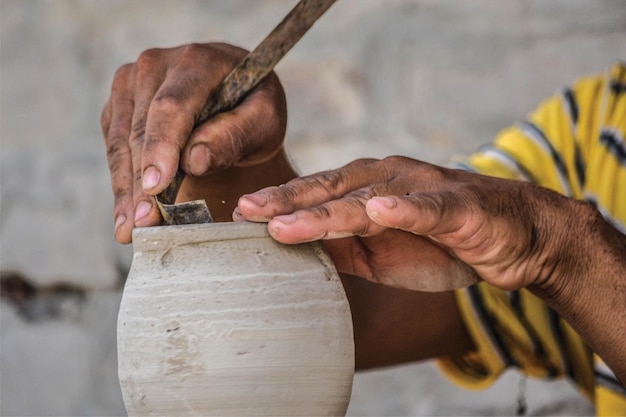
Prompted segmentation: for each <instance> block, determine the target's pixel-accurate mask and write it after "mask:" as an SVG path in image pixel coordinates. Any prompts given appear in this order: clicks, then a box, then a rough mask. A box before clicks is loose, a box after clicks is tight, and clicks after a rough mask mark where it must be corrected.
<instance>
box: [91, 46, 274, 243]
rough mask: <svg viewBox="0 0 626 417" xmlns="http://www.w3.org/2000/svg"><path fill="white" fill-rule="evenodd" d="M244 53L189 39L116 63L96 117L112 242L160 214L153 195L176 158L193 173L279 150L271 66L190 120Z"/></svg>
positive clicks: (200, 184)
mask: <svg viewBox="0 0 626 417" xmlns="http://www.w3.org/2000/svg"><path fill="white" fill-rule="evenodd" d="M245 56H246V51H244V50H243V49H240V48H236V47H233V46H230V45H226V44H215V43H214V44H191V45H185V46H181V47H177V48H171V49H150V50H147V51H145V52H143V53H142V54H141V55H140V56H139V58H138V59H137V62H136V63H132V64H127V65H124V66H122V67H121V68H119V69H118V71H117V72H116V74H115V77H114V80H113V85H112V90H111V96H110V98H109V99H108V101H107V103H106V104H105V106H104V109H103V111H102V118H101V125H102V132H103V134H104V140H105V143H106V148H107V159H108V163H109V169H110V171H111V183H112V188H113V194H114V199H115V201H114V209H113V214H114V218H115V237H116V239H117V240H118V241H119V242H121V243H128V242H130V240H131V232H132V229H133V227H135V226H138V227H141V226H153V225H156V224H159V223H160V222H161V217H160V214H159V211H158V209H157V207H156V203H155V201H154V197H153V196H154V195H156V194H158V193H159V192H161V191H162V190H163V189H165V188H166V186H167V185H168V184H169V183H170V181H171V180H172V178H173V176H174V174H175V172H176V170H177V168H178V166H179V164H180V165H181V166H182V167H183V169H184V170H185V172H186V173H187V174H188V175H190V176H194V177H200V176H206V175H207V174H212V173H214V172H216V171H218V170H224V169H227V168H231V167H234V168H241V167H254V166H258V165H260V164H263V163H267V161H269V160H271V159H273V158H276V156H277V155H278V154H279V153H280V150H281V149H282V143H283V138H284V134H285V128H286V103H285V96H284V92H283V89H282V87H281V85H280V82H279V81H278V78H277V77H276V75H275V74H274V73H272V74H270V75H269V76H268V77H267V78H266V79H265V80H264V81H263V82H262V83H261V84H260V85H259V86H258V87H257V88H256V89H255V90H254V91H253V92H252V93H251V94H250V95H249V96H248V97H247V98H246V99H245V100H244V101H243V102H242V103H241V104H240V105H239V106H238V107H237V108H235V109H234V110H232V111H230V112H225V113H222V114H219V115H217V116H215V117H214V118H212V119H211V120H209V121H207V122H206V123H204V124H202V125H200V126H197V127H194V126H195V123H196V117H197V115H198V114H199V113H200V111H201V110H202V108H203V107H204V106H205V104H206V102H207V99H208V98H209V96H210V93H211V91H212V90H213V89H214V88H215V87H216V86H217V85H218V84H219V83H220V82H221V81H222V79H223V78H224V77H225V76H226V75H227V74H228V73H229V72H230V70H231V69H232V68H233V67H234V66H235V65H237V64H238V63H239V62H240V61H241V60H242V59H243V58H244V57H245ZM183 187H184V188H185V195H187V196H189V195H192V194H194V193H200V192H201V191H202V189H206V187H207V183H206V181H202V179H198V178H195V179H194V181H189V183H188V184H186V185H185V184H184V185H183ZM239 195H240V194H239ZM237 197H238V196H237ZM231 210H232V208H231Z"/></svg>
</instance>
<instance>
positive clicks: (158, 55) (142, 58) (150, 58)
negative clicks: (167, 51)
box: [137, 48, 164, 72]
mask: <svg viewBox="0 0 626 417" xmlns="http://www.w3.org/2000/svg"><path fill="white" fill-rule="evenodd" d="M163 51H164V50H163V49H161V48H150V49H146V50H145V51H143V52H141V53H140V54H139V57H137V70H138V71H140V72H143V71H145V70H147V69H150V67H152V66H153V65H154V64H155V62H158V61H160V60H161V59H162V56H163Z"/></svg>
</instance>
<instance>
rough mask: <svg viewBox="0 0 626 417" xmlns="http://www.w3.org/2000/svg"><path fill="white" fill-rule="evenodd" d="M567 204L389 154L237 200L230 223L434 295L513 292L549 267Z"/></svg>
mask: <svg viewBox="0 0 626 417" xmlns="http://www.w3.org/2000/svg"><path fill="white" fill-rule="evenodd" d="M569 201H570V200H569V199H567V198H565V197H561V196H559V195H557V194H556V193H553V192H551V191H549V190H546V189H543V188H540V187H536V186H533V185H531V184H528V183H523V182H518V181H509V180H502V179H497V178H491V177H486V176H482V175H476V174H472V173H468V172H464V171H459V170H452V169H446V168H442V167H438V166H435V165H431V164H427V163H424V162H420V161H417V160H413V159H410V158H404V157H389V158H386V159H384V160H358V161H355V162H353V163H350V164H348V165H346V166H345V167H343V168H340V169H337V170H334V171H329V172H323V173H319V174H315V175H311V176H307V177H303V178H298V179H295V180H292V181H290V182H288V183H287V184H285V185H283V186H280V187H269V188H265V189H263V190H260V191H258V192H256V193H254V194H250V195H245V196H243V197H242V198H241V199H240V200H239V204H238V208H237V209H236V210H235V212H234V214H233V218H234V219H235V220H251V221H269V224H268V230H269V232H270V234H271V235H272V237H273V238H274V239H276V240H277V241H279V242H283V243H299V242H306V241H312V240H318V239H324V240H325V243H326V247H327V249H328V251H329V253H330V255H331V257H332V258H333V261H334V262H335V264H336V266H337V269H338V270H339V271H340V272H345V273H349V274H353V275H358V276H361V277H364V278H367V279H369V280H371V281H374V282H379V283H382V284H385V285H389V286H393V287H398V288H405V289H413V290H428V291H441V290H446V289H452V288H457V287H460V286H466V285H469V284H471V283H473V282H475V281H476V280H477V276H476V274H478V275H479V276H480V277H481V278H482V279H484V280H485V281H488V282H490V283H491V284H493V285H494V286H497V287H499V288H501V289H504V290H512V289H518V288H521V287H526V286H530V285H534V284H540V283H542V282H543V281H545V280H546V279H548V278H549V276H550V274H551V272H552V271H553V270H554V269H555V268H556V267H557V263H558V259H559V251H560V245H559V243H560V241H561V240H560V237H561V236H562V234H563V233H564V232H565V231H566V230H567V228H568V226H567V225H568V224H569V219H568V216H567V214H564V213H563V210H561V208H562V207H563V206H566V205H567V204H568V203H569ZM339 238H343V239H339ZM331 239H336V240H331Z"/></svg>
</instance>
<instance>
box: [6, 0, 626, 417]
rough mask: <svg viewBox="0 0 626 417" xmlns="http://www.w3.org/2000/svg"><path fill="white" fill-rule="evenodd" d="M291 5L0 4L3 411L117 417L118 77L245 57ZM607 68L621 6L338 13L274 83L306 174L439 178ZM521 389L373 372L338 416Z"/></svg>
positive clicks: (350, 7)
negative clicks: (111, 112)
mask: <svg viewBox="0 0 626 417" xmlns="http://www.w3.org/2000/svg"><path fill="white" fill-rule="evenodd" d="M295 3H296V2H295V0H289V1H288V0H264V1H261V0H255V1H252V0H180V1H167V0H134V1H122V0H107V1H96V0H47V1H45V0H29V1H24V0H2V1H1V2H0V19H1V20H0V37H1V38H0V46H1V50H0V77H1V78H0V106H1V109H0V141H1V142H0V228H1V229H0V239H1V240H0V245H1V246H0V269H2V270H3V271H5V275H4V276H5V277H6V271H18V272H19V273H21V274H23V275H24V277H26V278H27V279H28V280H29V281H30V282H31V283H32V284H33V286H34V287H35V289H36V291H37V292H36V295H35V296H34V297H32V298H30V299H29V300H28V301H26V302H24V303H23V306H22V308H21V309H17V308H16V307H15V306H14V305H13V304H10V303H8V302H7V301H6V298H4V299H3V301H2V303H1V304H0V313H1V321H0V324H1V328H0V331H1V333H0V337H1V341H0V348H1V350H0V366H1V372H0V384H1V385H0V412H1V413H2V414H3V415H121V414H123V413H124V409H123V406H122V404H121V398H120V393H119V388H118V386H117V378H116V358H115V318H116V313H117V306H118V303H119V297H120V293H121V289H120V285H119V283H120V282H121V281H122V278H123V276H124V274H125V270H126V269H127V268H128V264H129V260H130V253H131V248H130V247H122V246H119V245H117V244H116V243H115V242H114V240H113V237H112V230H113V223H112V218H111V217H112V215H111V208H112V198H111V195H110V186H109V179H108V170H107V167H106V160H105V156H104V146H103V142H102V138H101V135H100V131H99V113H100V109H101V106H102V105H103V103H104V101H105V100H106V97H107V95H108V90H109V88H110V82H111V79H112V76H113V73H114V71H115V69H116V68H117V67H118V66H120V65H121V64H123V63H125V62H128V61H132V60H134V59H135V58H136V57H137V55H138V54H139V53H140V52H141V51H142V50H144V49H147V48H150V47H154V46H161V47H166V46H173V45H179V44H182V43H187V42H192V41H198V42H201V41H206V40H224V41H228V42H231V43H235V44H238V45H242V46H244V47H247V48H251V47H253V46H254V45H256V44H257V43H258V42H259V41H260V40H261V39H262V38H263V37H264V36H265V35H266V34H267V33H268V32H269V30H270V29H271V28H272V27H273V26H274V25H275V24H276V23H277V22H278V21H279V20H280V19H281V18H282V16H283V15H284V14H286V12H287V11H288V10H289V9H290V8H291V7H292V6H293V5H294V4H295ZM618 58H621V59H625V58H626V1H623V0H543V1H541V0H534V1H530V0H529V1H522V0H519V1H508V2H504V1H498V0H474V1H471V2H461V1H453V0H384V1H383V0H340V1H339V2H338V4H336V5H335V6H333V8H332V9H331V10H330V11H329V12H328V14H327V15H326V16H325V17H324V18H323V20H322V21H320V22H318V23H317V24H316V26H315V27H314V29H313V30H312V31H311V32H310V33H309V34H307V35H306V37H305V38H304V39H303V40H302V41H301V42H300V43H299V44H298V45H297V46H296V48H295V49H294V50H293V51H291V52H290V53H289V55H288V56H287V57H286V58H285V59H284V60H283V62H281V63H280V64H279V66H278V68H277V72H278V74H279V76H280V77H281V79H282V80H283V83H284V85H285V88H286V91H287V95H288V102H289V112H290V121H289V128H288V137H287V142H288V147H289V149H290V151H291V155H292V158H293V159H294V162H295V164H296V165H297V166H298V167H299V168H300V169H301V171H302V172H303V173H307V172H312V171H316V170H320V169H326V168H332V167H336V166H338V165H341V164H343V163H346V162H348V161H350V160H352V159H354V158H357V157H362V156H373V157H383V156H385V155H389V154H404V155H408V156H412V157H416V158H420V159H425V160H430V161H434V162H442V163H443V162H445V161H446V160H447V159H448V158H450V157H451V156H452V155H455V154H467V153H468V152H470V151H471V150H472V149H474V148H475V147H476V146H478V145H479V144H481V143H483V142H485V141H488V140H489V139H490V138H491V137H493V135H494V134H495V133H496V132H497V131H498V130H499V129H501V128H503V127H505V126H506V125H508V124H510V123H511V122H513V121H515V120H516V119H519V118H521V117H524V115H525V114H526V112H528V111H529V110H531V109H532V108H533V107H534V106H535V105H536V104H537V103H538V101H539V100H540V99H541V98H542V97H545V96H546V95H548V94H551V93H552V92H555V91H556V90H557V89H559V88H561V87H562V86H564V85H565V84H567V83H569V82H570V81H572V80H574V79H575V78H576V77H578V76H581V75H584V74H588V73H593V72H598V71H602V70H604V69H605V68H607V66H608V65H609V64H610V63H611V62H612V61H614V60H615V59H618ZM59 283H65V284H71V285H72V287H71V288H65V289H64V290H63V291H60V290H59V288H58V287H57V289H54V288H51V286H54V285H55V284H59ZM5 295H6V294H5ZM518 380H519V376H518V375H517V374H516V373H515V372H510V373H508V374H506V375H505V377H504V378H503V379H502V380H501V381H500V382H499V383H498V384H496V386H494V387H493V388H491V389H489V390H486V391H483V392H481V393H468V392H465V391H462V390H460V389H457V388H456V387H454V386H452V385H450V384H448V383H447V382H446V381H445V380H444V379H443V378H442V377H441V376H440V375H439V374H438V373H437V371H436V370H435V368H434V366H433V365H432V364H431V363H426V364H418V365H412V366H408V367H401V368H398V369H391V370H383V371H378V372H369V373H366V374H361V375H358V376H357V377H356V379H355V387H354V394H353V401H352V403H351V406H350V410H349V412H350V414H352V415H454V414H458V415H498V414H511V413H514V411H515V405H516V397H517V391H518V389H517V387H518ZM528 401H529V406H530V413H531V414H535V415H554V414H562V415H572V414H580V415H582V414H586V413H590V412H591V411H592V410H591V409H590V405H589V403H588V402H586V400H584V399H582V398H581V397H580V396H579V395H578V394H577V393H576V392H575V391H574V390H573V389H572V388H571V387H569V385H567V384H565V383H550V384H548V383H545V382H536V383H535V382H533V383H529V387H528Z"/></svg>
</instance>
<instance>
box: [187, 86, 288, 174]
mask: <svg viewBox="0 0 626 417" xmlns="http://www.w3.org/2000/svg"><path fill="white" fill-rule="evenodd" d="M286 113H287V105H286V100H285V95H284V92H283V90H282V87H281V86H280V83H279V82H278V78H277V77H276V76H275V75H274V74H270V76H269V77H268V78H266V79H265V80H264V81H263V82H262V83H261V84H259V86H257V88H256V89H255V90H254V91H253V93H252V94H250V95H249V96H248V97H247V98H246V99H244V100H243V101H242V103H241V104H240V105H238V106H237V107H236V108H235V109H233V110H232V111H229V112H224V113H221V114H218V115H216V116H214V117H212V118H211V119H210V120H208V121H207V122H205V123H203V124H202V125H200V126H198V127H197V128H196V129H195V130H194V131H193V132H192V134H191V137H190V139H189V141H188V143H187V145H186V147H185V150H184V151H183V153H182V161H181V164H182V166H183V167H184V168H185V171H186V172H187V173H189V174H192V175H196V176H200V175H205V174H208V173H210V172H214V171H217V170H221V169H225V168H228V167H230V166H233V165H238V166H246V165H251V164H258V163H261V162H264V161H266V160H268V159H270V158H272V157H273V156H274V155H275V154H276V153H277V152H278V151H279V150H280V149H281V145H282V140H283V138H284V136H285V130H286Z"/></svg>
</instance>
